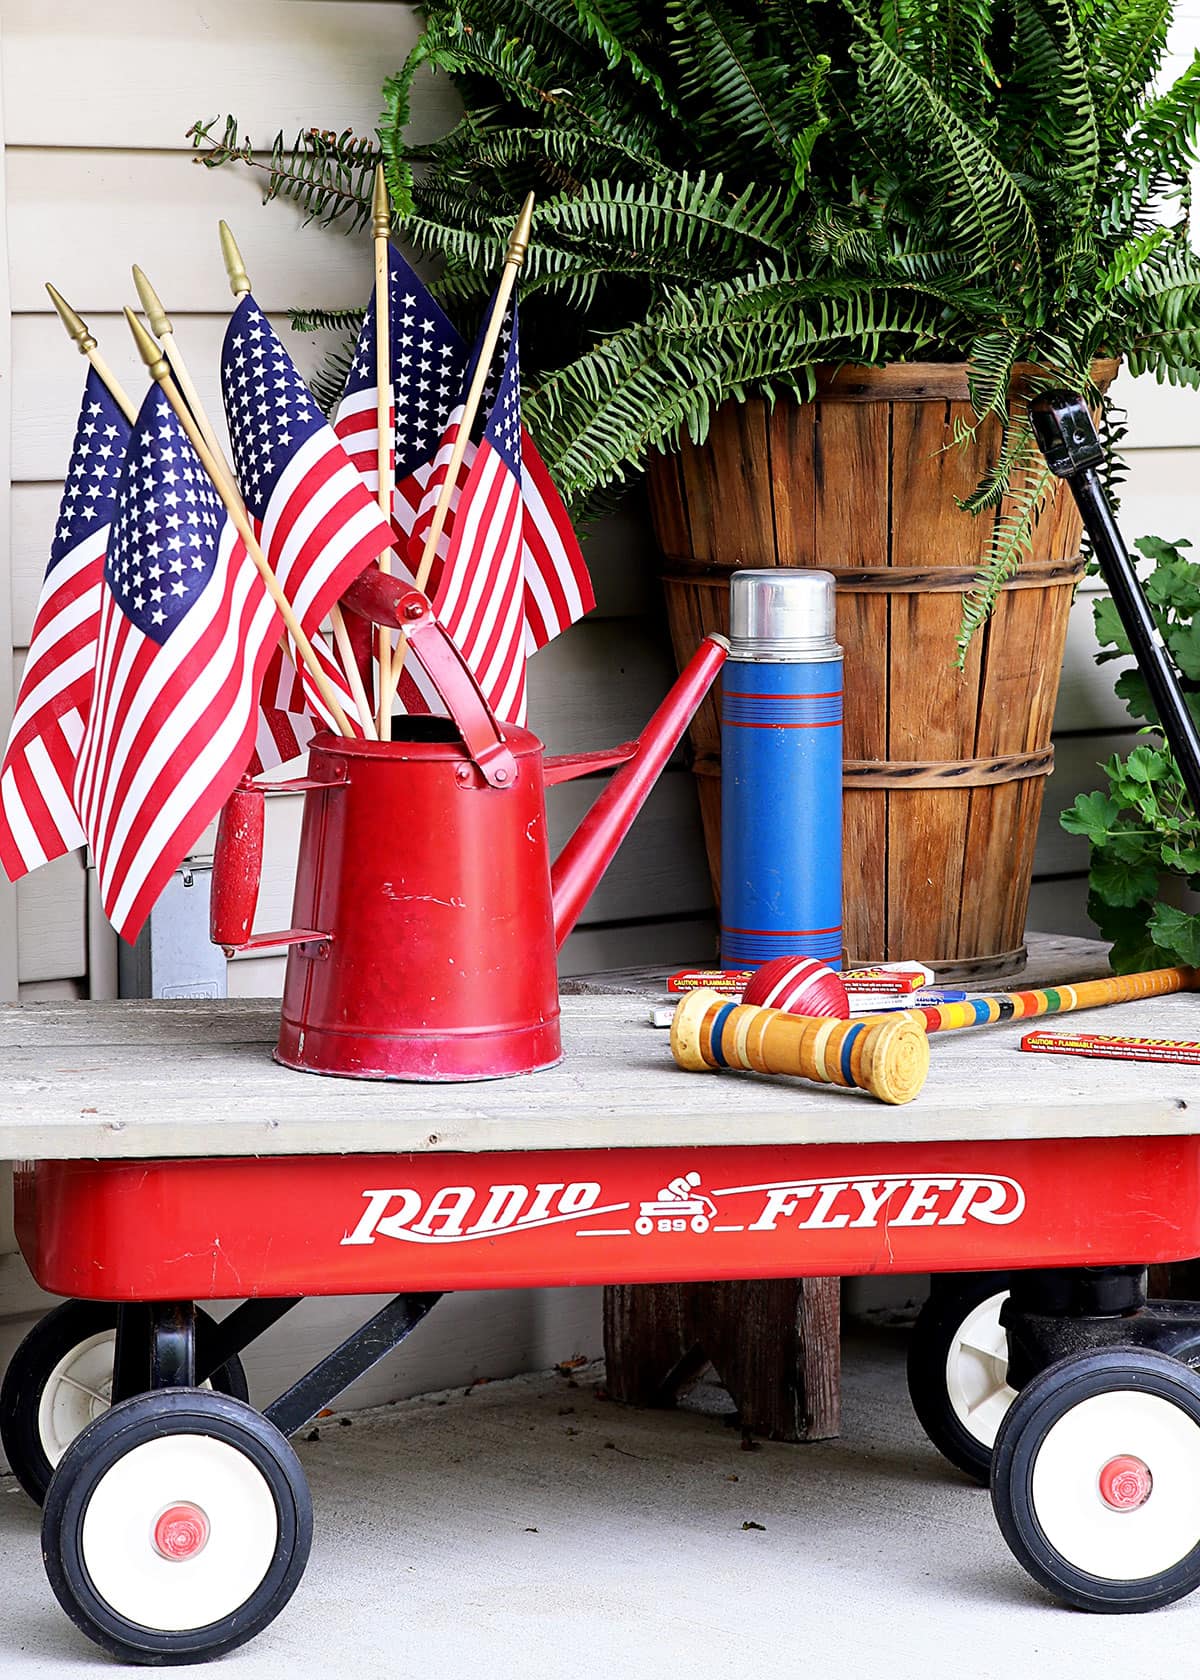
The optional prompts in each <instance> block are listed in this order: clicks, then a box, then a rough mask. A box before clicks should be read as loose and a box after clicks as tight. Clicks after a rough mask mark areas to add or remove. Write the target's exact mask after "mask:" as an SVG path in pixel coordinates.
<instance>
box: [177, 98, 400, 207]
mask: <svg viewBox="0 0 1200 1680" xmlns="http://www.w3.org/2000/svg"><path fill="white" fill-rule="evenodd" d="M220 120H221V119H220V118H219V117H214V118H213V119H212V121H211V122H207V123H204V122H196V123H193V124H192V126H191V128H190V129H189V130H188V137H189V138H190V140H191V142H192V146H193V149H194V150H196V151H197V152H198V153H199V161H200V162H202V163H203V164H204V165H205V167H206V168H208V169H219V168H221V167H222V165H224V164H227V163H241V164H244V165H245V166H246V167H247V168H250V169H257V170H261V171H262V172H264V173H265V174H266V176H267V180H266V183H265V185H264V187H263V203H264V204H267V203H269V202H270V201H271V199H273V198H284V199H288V200H289V201H290V202H291V203H293V204H298V205H299V206H300V207H301V209H302V210H303V211H304V212H305V220H306V221H310V222H311V221H317V222H320V223H321V225H322V226H323V227H331V226H333V225H334V224H335V223H338V222H341V223H342V224H343V225H344V227H345V230H346V232H347V233H354V232H357V231H358V229H359V228H361V227H363V226H364V225H365V224H366V222H367V221H368V220H369V219H370V215H371V185H372V178H373V176H374V174H375V168H376V165H377V164H378V162H379V160H380V156H381V154H380V151H379V148H378V146H377V145H376V144H375V141H374V140H373V139H368V138H366V137H364V136H360V135H356V134H354V133H353V132H352V131H351V130H350V129H345V130H344V131H343V132H342V133H341V134H335V133H334V132H333V131H332V130H331V129H317V128H307V129H303V130H301V132H300V133H299V134H298V135H297V136H296V139H295V140H294V141H293V142H292V144H291V145H290V146H288V145H286V144H285V143H284V138H283V135H282V133H280V134H277V135H276V136H275V139H274V140H273V141H272V143H271V150H270V155H269V160H268V161H267V162H264V161H263V159H262V157H261V156H260V155H259V153H258V152H257V151H256V150H255V148H254V144H253V142H252V141H251V139H250V137H249V136H248V135H246V136H243V135H241V134H240V132H239V129H238V123H237V120H236V118H234V117H227V118H226V119H225V128H224V131H223V133H222V135H221V137H220V139H216V138H214V136H213V132H212V131H213V129H214V127H215V126H216V124H217V123H218V122H219V121H220Z"/></svg>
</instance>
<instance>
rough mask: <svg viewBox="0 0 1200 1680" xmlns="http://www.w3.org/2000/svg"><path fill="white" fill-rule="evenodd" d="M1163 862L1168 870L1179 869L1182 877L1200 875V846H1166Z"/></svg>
mask: <svg viewBox="0 0 1200 1680" xmlns="http://www.w3.org/2000/svg"><path fill="white" fill-rule="evenodd" d="M1162 860H1163V862H1164V863H1165V864H1166V865H1167V867H1168V869H1177V870H1178V871H1179V873H1180V874H1181V875H1200V846H1188V847H1186V848H1184V847H1182V846H1170V845H1165V846H1163V847H1162Z"/></svg>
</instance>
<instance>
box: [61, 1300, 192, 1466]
mask: <svg viewBox="0 0 1200 1680" xmlns="http://www.w3.org/2000/svg"><path fill="white" fill-rule="evenodd" d="M116 1351H117V1333H116V1331H115V1330H101V1331H100V1332H99V1334H98V1335H95V1336H89V1337H88V1338H87V1340H86V1341H83V1342H79V1343H78V1344H77V1345H76V1346H75V1347H73V1348H72V1349H71V1351H70V1352H69V1353H66V1354H64V1355H63V1357H62V1358H61V1359H60V1360H59V1362H58V1364H57V1365H56V1366H55V1367H54V1369H53V1370H52V1371H51V1373H50V1375H49V1376H48V1377H47V1379H46V1384H45V1387H44V1388H43V1389H42V1396H41V1399H40V1400H39V1402H38V1435H39V1437H40V1439H41V1443H42V1451H43V1452H44V1453H45V1455H46V1457H47V1458H48V1459H49V1461H50V1467H51V1469H54V1468H56V1467H57V1465H58V1461H59V1459H60V1458H61V1457H62V1455H63V1454H64V1453H65V1452H66V1450H67V1448H68V1447H69V1446H70V1445H71V1442H72V1441H73V1440H74V1439H75V1437H76V1435H80V1434H82V1433H83V1431H84V1430H85V1429H86V1428H87V1426H88V1424H89V1423H94V1422H95V1420H96V1419H97V1418H98V1417H99V1416H100V1415H101V1413H102V1412H106V1411H107V1410H108V1409H109V1407H110V1406H111V1405H112V1387H113V1363H114V1360H115V1358H116ZM199 1386H200V1387H201V1388H209V1389H211V1387H212V1383H211V1382H204V1383H201V1384H199Z"/></svg>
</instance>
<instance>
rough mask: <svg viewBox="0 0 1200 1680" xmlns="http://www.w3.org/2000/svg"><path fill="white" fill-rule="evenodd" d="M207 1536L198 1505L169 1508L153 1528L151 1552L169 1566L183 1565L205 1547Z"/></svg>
mask: <svg viewBox="0 0 1200 1680" xmlns="http://www.w3.org/2000/svg"><path fill="white" fill-rule="evenodd" d="M208 1533H209V1529H208V1518H207V1517H206V1516H205V1514H204V1512H203V1511H202V1510H201V1509H200V1507H199V1505H187V1504H180V1505H168V1506H167V1508H166V1510H165V1511H164V1512H163V1513H162V1515H161V1516H160V1517H159V1519H158V1521H157V1522H156V1523H155V1525H154V1534H153V1541H154V1550H155V1551H156V1552H157V1553H158V1555H159V1557H163V1558H166V1559H167V1561H168V1562H169V1563H186V1562H187V1560H188V1559H189V1558H194V1557H197V1556H198V1555H199V1554H200V1553H201V1552H202V1551H203V1550H204V1548H205V1546H207V1545H208Z"/></svg>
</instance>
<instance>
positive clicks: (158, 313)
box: [133, 263, 237, 484]
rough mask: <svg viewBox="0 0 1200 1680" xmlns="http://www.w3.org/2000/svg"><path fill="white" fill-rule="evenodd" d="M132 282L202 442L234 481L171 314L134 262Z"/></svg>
mask: <svg viewBox="0 0 1200 1680" xmlns="http://www.w3.org/2000/svg"><path fill="white" fill-rule="evenodd" d="M133 283H134V285H135V286H136V287H137V295H138V301H139V303H140V304H141V306H142V314H143V315H144V316H145V317H146V322H147V325H148V326H149V328H150V331H151V332H152V333H153V334H154V336H155V338H156V339H157V340H158V342H159V343H160V344H161V345H162V348H163V353H164V354H165V356H166V358H167V360H168V362H170V364H171V372H172V373H173V374H174V376H175V383H176V384H177V385H178V386H179V389H180V390H181V391H182V393H183V400H184V402H186V403H187V405H188V407H189V408H190V409H191V411H192V414H193V416H194V417H195V421H196V424H197V426H199V428H200V431H201V434H202V436H203V438H204V441H205V443H206V444H207V445H208V447H209V449H210V451H211V452H212V456H213V459H214V460H215V461H218V462H219V463H220V465H221V466H222V468H223V469H224V471H225V476H226V477H227V478H228V479H229V481H230V483H231V484H236V482H237V480H236V479H235V478H234V476H233V469H232V468H231V467H230V465H229V462H228V461H227V460H226V459H225V453H224V451H223V450H222V448H221V444H220V440H219V439H218V437H217V434H216V432H214V431H213V428H212V422H211V421H210V420H209V418H208V415H207V414H206V413H205V412H204V404H203V403H202V402H201V401H200V393H199V391H197V389H196V386H195V383H194V381H193V379H192V376H191V374H190V373H189V372H188V367H187V363H186V362H185V361H184V359H183V351H182V350H181V349H180V348H179V345H178V344H177V343H176V341H175V328H174V326H173V325H172V323H171V317H170V316H169V315H168V314H167V312H166V310H165V309H164V308H163V301H162V299H161V298H160V297H159V295H158V293H157V292H156V291H155V290H154V287H153V286H152V285H151V284H150V282H149V280H148V279H147V278H146V275H145V272H144V271H143V270H142V269H141V268H139V267H138V265H137V263H134V265H133Z"/></svg>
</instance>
